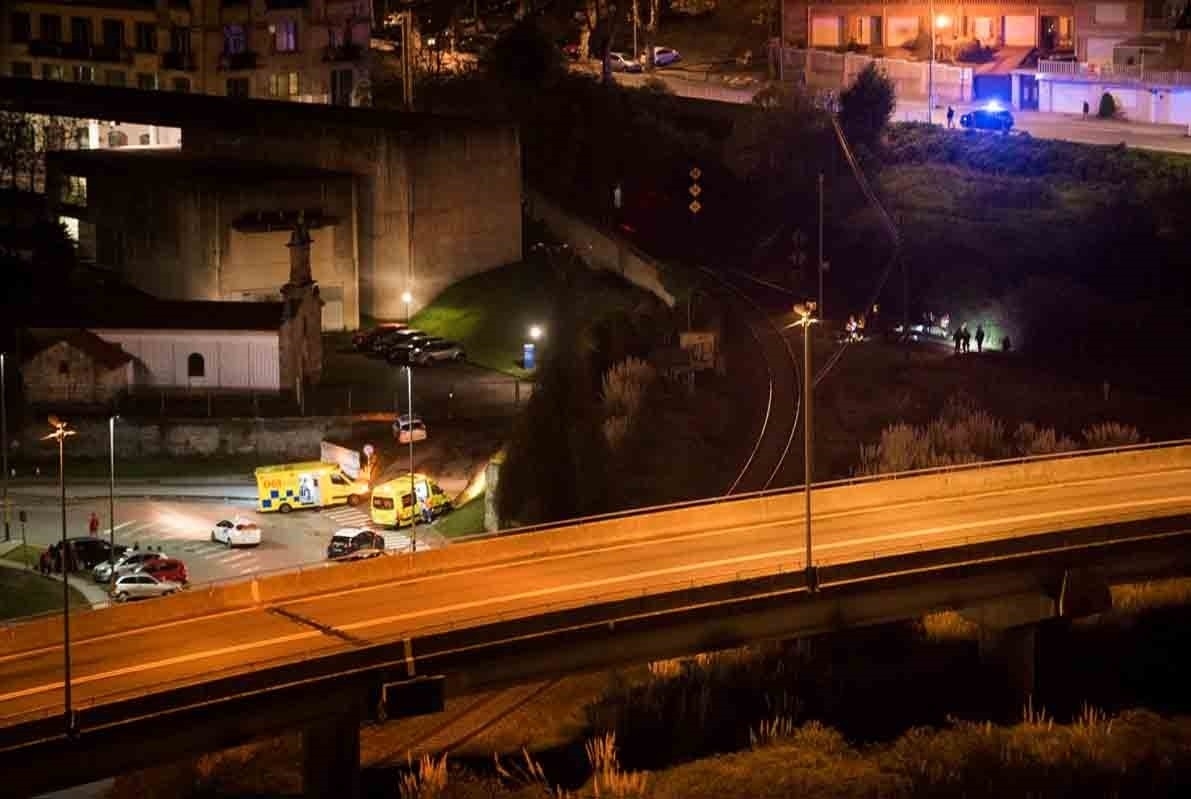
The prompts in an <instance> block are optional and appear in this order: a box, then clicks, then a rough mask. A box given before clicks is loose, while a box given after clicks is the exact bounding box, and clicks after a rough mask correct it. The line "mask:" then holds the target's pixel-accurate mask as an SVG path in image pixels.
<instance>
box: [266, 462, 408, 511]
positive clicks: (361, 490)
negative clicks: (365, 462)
mask: <svg viewBox="0 0 1191 799" xmlns="http://www.w3.org/2000/svg"><path fill="white" fill-rule="evenodd" d="M407 482H408V481H407ZM256 490H257V497H258V499H259V505H258V508H259V509H260V510H261V511H265V512H269V511H278V512H280V513H289V512H290V511H291V510H294V509H296V508H327V507H330V506H332V505H344V504H347V505H358V504H360V503H361V502H363V501H364V500H365V499H367V497H368V483H366V482H362V481H358V480H352V479H351V478H350V477H348V476H347V474H345V473H344V471H343V469H342V468H341V467H340V466H339V465H338V464H335V463H321V462H319V461H308V462H306V463H283V464H280V465H278V466H262V467H260V468H259V469H257V470H256Z"/></svg>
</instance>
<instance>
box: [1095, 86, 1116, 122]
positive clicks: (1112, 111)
mask: <svg viewBox="0 0 1191 799" xmlns="http://www.w3.org/2000/svg"><path fill="white" fill-rule="evenodd" d="M1116 115H1117V101H1116V98H1115V97H1113V96H1112V95H1111V94H1109V93H1108V92H1105V93H1104V94H1102V95H1100V110H1099V111H1097V112H1096V116H1098V117H1100V118H1101V119H1112V118H1113V117H1115V116H1116Z"/></svg>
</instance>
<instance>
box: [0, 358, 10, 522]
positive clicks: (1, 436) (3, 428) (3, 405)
mask: <svg viewBox="0 0 1191 799" xmlns="http://www.w3.org/2000/svg"><path fill="white" fill-rule="evenodd" d="M5 360H7V358H6V355H5V353H3V352H0V448H3V450H4V452H3V455H2V456H0V457H3V461H4V462H3V468H4V478H3V484H4V497H3V500H0V501H3V503H4V540H5V541H9V540H11V539H12V534H11V533H10V532H9V528H8V396H7V394H8V375H7V373H6V372H5V369H4V367H5V363H4V362H5Z"/></svg>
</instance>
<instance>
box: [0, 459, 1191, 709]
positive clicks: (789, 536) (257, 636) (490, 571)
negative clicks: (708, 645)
mask: <svg viewBox="0 0 1191 799" xmlns="http://www.w3.org/2000/svg"><path fill="white" fill-rule="evenodd" d="M1188 511H1191V470H1177V471H1164V472H1160V473H1153V474H1141V475H1129V476H1126V477H1117V478H1111V479H1099V480H1090V481H1078V482H1071V483H1067V484H1062V485H1058V486H1055V485H1050V486H1046V487H1039V488H1026V489H1014V490H1007V491H996V492H990V493H986V494H981V495H968V496H965V497H963V498H961V499H947V500H929V501H920V502H913V503H905V504H896V505H887V506H882V507H879V508H875V509H866V510H860V511H850V512H844V513H837V514H830V515H825V516H823V517H816V524H815V545H816V548H815V561H816V562H817V563H822V562H838V561H841V560H852V559H862V558H871V557H872V556H873V554H874V553H881V552H884V553H891V552H892V551H894V550H905V549H915V548H919V547H922V548H930V547H932V546H944V545H954V544H956V543H961V542H962V541H963V540H964V539H965V538H966V539H968V540H969V541H975V540H984V541H987V540H993V539H998V538H1010V537H1015V536H1020V535H1029V534H1034V533H1041V532H1048V531H1054V530H1061V529H1068V528H1072V527H1080V526H1089V525H1093V524H1099V523H1106V522H1121V521H1128V520H1131V519H1138V518H1144V517H1151V516H1166V515H1174V514H1178V513H1186V512H1188ZM802 537H803V525H802V521H801V519H800V518H797V517H796V518H794V519H789V520H786V521H782V522H772V523H768V524H763V525H757V526H753V527H749V528H739V529H717V530H715V531H705V532H700V533H693V534H684V535H678V536H672V537H668V538H659V539H655V540H652V541H643V542H630V543H624V544H619V545H609V546H607V547H601V548H596V549H590V550H585V551H580V552H574V553H564V554H557V555H550V556H545V557H542V558H539V559H534V560H529V561H522V562H519V563H506V564H495V565H491V566H481V567H476V568H472V569H468V570H465V571H464V572H453V573H445V574H439V575H431V576H427V577H420V578H412V579H409V580H404V581H400V582H394V583H388V584H385V585H382V586H373V587H368V588H360V589H352V590H347V591H340V592H336V593H334V594H326V595H321V596H318V597H312V598H306V599H301V600H297V601H292V602H286V603H283V605H282V607H284V608H285V610H286V612H287V613H289V614H297V615H298V616H300V617H303V618H305V619H310V620H313V621H315V622H317V623H319V624H322V625H329V626H332V627H335V628H336V629H337V630H338V631H339V633H340V636H332V635H328V634H326V633H324V632H320V631H319V630H317V629H314V628H312V627H311V626H308V625H306V624H302V623H300V622H299V621H294V620H291V619H290V618H285V617H282V616H280V615H277V614H275V613H272V612H270V611H269V610H268V609H265V608H249V609H244V610H238V611H230V612H224V613H219V614H215V615H213V616H210V617H204V618H199V619H194V620H189V621H180V622H172V623H168V624H163V625H161V626H159V627H155V628H153V629H152V630H151V631H150V630H148V629H141V630H139V631H137V632H132V633H116V634H113V635H109V636H103V637H100V638H95V639H91V640H88V641H82V642H76V643H75V644H74V645H73V646H72V647H71V653H72V660H73V674H74V680H73V683H74V685H73V691H74V698H75V703H76V707H78V706H84V705H86V704H88V703H89V702H90V701H91V700H92V699H94V698H95V697H102V696H106V697H109V698H114V696H115V695H122V696H131V695H138V694H141V693H145V692H151V691H153V690H155V689H159V688H162V687H165V686H166V685H168V684H171V683H175V682H185V681H189V680H201V679H203V678H204V677H205V676H209V675H212V674H213V673H215V672H224V671H226V672H228V673H231V672H235V671H247V670H250V669H251V667H252V665H253V664H256V663H260V662H262V661H266V660H276V659H290V658H299V657H301V656H304V655H309V654H314V653H330V652H335V651H342V650H347V649H350V648H352V643H350V642H349V641H347V640H344V638H350V639H354V640H356V641H367V642H380V641H384V640H389V639H394V638H399V637H404V636H408V635H414V636H416V635H418V634H419V633H420V632H425V631H429V630H431V629H433V628H436V627H441V626H443V625H446V624H447V623H455V624H459V623H460V622H463V623H466V622H467V621H468V620H475V621H479V620H483V619H485V618H488V617H492V616H494V615H495V614H497V613H505V614H508V615H511V616H516V615H529V614H533V613H536V612H539V611H540V610H541V609H542V608H543V607H544V606H546V605H553V606H554V607H556V608H557V607H559V606H563V605H581V604H585V603H587V602H590V601H591V600H592V599H593V598H595V597H597V596H598V597H599V598H600V599H611V598H614V597H617V596H628V595H637V594H640V593H641V592H642V591H643V590H647V589H652V590H661V589H663V588H664V587H666V586H672V587H675V588H677V587H679V586H680V585H681V584H683V583H688V584H689V583H690V581H692V580H694V581H701V582H714V581H716V580H728V579H732V578H733V577H735V575H736V573H737V572H739V573H741V574H757V573H760V572H767V571H768V572H772V571H774V570H776V569H777V567H778V566H779V565H780V566H781V568H782V570H783V571H789V570H792V569H795V568H801V566H802V561H803V550H802V547H801V545H800V542H801V541H802ZM478 546H484V544H483V543H480V544H478ZM343 568H351V566H344V567H343ZM101 612H102V611H101ZM506 617H507V616H506ZM416 651H417V650H416V645H415V653H416ZM61 679H62V653H61V648H60V647H50V648H46V649H42V650H38V651H34V652H29V653H23V654H16V655H10V656H6V657H2V658H0V686H2V688H0V724H3V723H11V722H12V721H16V720H17V719H16V718H12V717H16V716H21V717H27V716H29V715H47V714H51V713H57V712H60V711H61V703H62V693H61Z"/></svg>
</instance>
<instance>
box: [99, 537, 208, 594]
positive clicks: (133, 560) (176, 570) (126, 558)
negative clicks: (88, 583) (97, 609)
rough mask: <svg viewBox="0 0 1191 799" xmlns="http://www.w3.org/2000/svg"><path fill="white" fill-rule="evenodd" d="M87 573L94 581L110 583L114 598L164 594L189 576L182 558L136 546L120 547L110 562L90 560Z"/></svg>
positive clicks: (170, 592) (183, 582) (180, 586)
mask: <svg viewBox="0 0 1191 799" xmlns="http://www.w3.org/2000/svg"><path fill="white" fill-rule="evenodd" d="M121 549H124V548H123V547H121ZM91 577H92V579H94V580H95V582H97V583H110V584H111V594H112V598H113V599H115V600H116V601H117V602H124V601H126V600H129V599H147V598H149V597H156V596H168V595H169V594H172V593H175V592H176V591H181V590H182V589H183V588H185V587H186V583H187V582H189V580H190V576H189V575H188V574H187V572H186V564H185V563H183V562H182V561H180V560H178V559H177V558H169V557H166V556H165V553H163V552H153V551H150V550H139V549H133V550H129V549H124V551H123V553H122V554H120V555H119V556H118V557H117V558H116V560H115V561H114V562H113V561H103V562H101V563H96V564H94V566H93V568H92V570H91Z"/></svg>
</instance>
